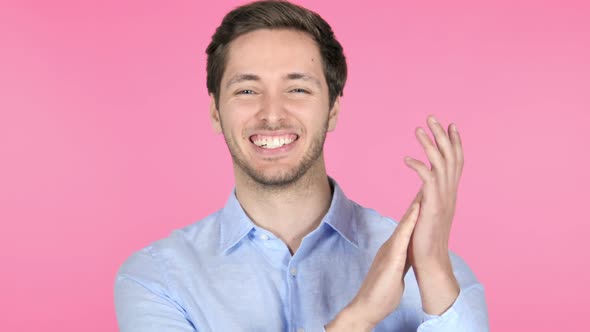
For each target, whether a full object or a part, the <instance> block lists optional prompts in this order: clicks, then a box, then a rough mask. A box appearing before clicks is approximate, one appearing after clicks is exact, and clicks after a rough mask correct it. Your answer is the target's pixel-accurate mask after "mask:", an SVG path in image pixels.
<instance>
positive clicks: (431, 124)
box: [427, 115, 455, 166]
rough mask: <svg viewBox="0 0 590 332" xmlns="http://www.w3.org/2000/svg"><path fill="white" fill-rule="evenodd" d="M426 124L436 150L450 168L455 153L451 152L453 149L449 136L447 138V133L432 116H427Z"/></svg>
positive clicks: (453, 161)
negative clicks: (436, 147) (434, 142)
mask: <svg viewBox="0 0 590 332" xmlns="http://www.w3.org/2000/svg"><path fill="white" fill-rule="evenodd" d="M427 122H428V128H430V131H432V135H433V136H434V140H435V141H436V145H437V146H438V150H439V151H440V152H441V154H442V156H443V158H444V159H445V161H446V163H447V165H450V166H452V165H453V164H454V163H455V152H454V151H453V147H452V145H451V141H450V139H449V136H447V132H446V131H445V129H444V128H443V127H442V125H441V124H440V122H438V120H437V119H436V118H435V117H434V115H431V116H429V117H428V120H427Z"/></svg>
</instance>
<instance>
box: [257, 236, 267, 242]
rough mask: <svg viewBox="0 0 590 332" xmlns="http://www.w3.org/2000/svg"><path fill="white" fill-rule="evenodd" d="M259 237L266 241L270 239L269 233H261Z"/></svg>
mask: <svg viewBox="0 0 590 332" xmlns="http://www.w3.org/2000/svg"><path fill="white" fill-rule="evenodd" d="M258 238H260V239H261V240H263V241H266V240H268V235H266V234H261V235H260V236H259V237H258Z"/></svg>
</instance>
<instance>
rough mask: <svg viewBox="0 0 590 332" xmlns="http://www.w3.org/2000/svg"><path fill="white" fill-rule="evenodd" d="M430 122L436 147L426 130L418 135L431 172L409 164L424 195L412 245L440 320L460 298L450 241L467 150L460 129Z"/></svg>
mask: <svg viewBox="0 0 590 332" xmlns="http://www.w3.org/2000/svg"><path fill="white" fill-rule="evenodd" d="M427 122H428V127H429V128H430V130H431V131H432V134H433V136H434V139H435V141H436V144H435V143H434V142H433V141H432V140H431V139H430V137H429V136H428V135H427V134H426V132H425V131H424V129H422V128H418V129H416V137H417V138H418V141H419V142H420V144H421V145H422V147H423V148H424V151H425V152H426V155H427V157H428V160H429V161H430V165H431V167H430V168H428V166H426V165H425V164H424V163H423V162H421V161H419V160H416V159H413V158H410V157H406V159H405V162H406V164H407V165H408V166H409V167H410V168H412V169H413V170H414V171H416V173H418V175H419V176H420V178H421V179H422V182H423V184H422V189H421V191H420V193H419V194H418V200H419V201H420V215H419V217H418V222H417V224H416V227H415V229H414V233H413V235H412V239H411V241H410V248H409V252H408V255H409V257H408V258H409V261H410V263H411V264H412V267H413V268H414V272H415V274H416V278H417V281H418V286H419V287H420V295H421V297H422V307H423V309H424V311H425V312H426V313H429V314H434V315H439V314H441V313H443V312H444V311H446V310H447V309H448V308H449V307H450V306H451V305H452V304H453V302H454V301H455V299H456V298H457V296H458V294H459V285H458V283H457V280H456V278H455V276H454V274H453V267H452V266H451V261H450V258H449V236H450V233H451V223H452V221H453V215H454V214H455V203H456V199H457V188H458V186H459V179H460V177H461V171H462V169H463V149H462V147H461V139H460V137H459V132H458V131H457V127H456V126H455V125H454V124H451V125H450V126H449V128H448V132H447V131H445V129H444V128H443V127H442V125H441V124H440V123H439V122H438V121H437V120H436V119H435V118H434V116H430V117H429V118H428V121H427Z"/></svg>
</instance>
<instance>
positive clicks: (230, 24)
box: [206, 0, 347, 108]
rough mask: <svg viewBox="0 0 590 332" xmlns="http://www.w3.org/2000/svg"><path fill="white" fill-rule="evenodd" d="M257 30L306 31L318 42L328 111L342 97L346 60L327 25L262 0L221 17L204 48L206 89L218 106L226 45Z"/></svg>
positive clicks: (284, 3) (312, 15) (286, 4)
mask: <svg viewBox="0 0 590 332" xmlns="http://www.w3.org/2000/svg"><path fill="white" fill-rule="evenodd" d="M258 29H295V30H299V31H302V32H306V33H307V34H308V35H310V36H311V37H312V38H313V39H314V40H315V41H316V43H317V45H318V47H319V50H320V55H321V56H322V65H323V69H324V75H325V77H326V82H327V83H328V90H329V99H330V108H332V106H333V105H334V101H335V100H336V97H337V96H342V91H343V89H344V83H345V82H346V74H347V69H346V58H345V56H344V53H343V51H342V46H341V45H340V43H339V42H338V41H337V40H336V38H335V37H334V32H333V31H332V28H331V27H330V25H329V24H328V23H327V22H326V21H325V20H324V19H323V18H322V17H321V16H320V15H318V14H316V13H315V12H313V11H311V10H308V9H306V8H303V7H301V6H298V5H295V4H292V3H289V2H287V1H280V0H263V1H256V2H252V3H249V4H246V5H243V6H240V7H238V8H236V9H234V10H232V11H231V12H229V13H228V14H227V15H225V17H224V18H223V21H222V22H221V25H220V26H219V27H218V28H217V30H216V31H215V34H214V35H213V37H212V38H211V43H210V44H209V46H208V47H207V51H206V53H207V90H208V91H209V93H212V94H213V96H214V98H215V104H216V105H217V107H219V92H220V91H219V90H220V85H221V78H222V76H223V73H224V71H225V65H226V55H227V49H228V45H229V43H230V42H231V41H232V40H234V39H236V38H237V37H239V36H241V35H243V34H246V33H248V32H252V31H254V30H258Z"/></svg>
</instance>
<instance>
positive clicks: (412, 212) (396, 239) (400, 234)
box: [391, 203, 420, 257]
mask: <svg viewBox="0 0 590 332" xmlns="http://www.w3.org/2000/svg"><path fill="white" fill-rule="evenodd" d="M419 211H420V205H419V204H418V203H413V204H412V205H411V206H410V208H409V210H408V212H406V214H405V215H404V217H403V218H402V220H401V221H400V222H399V223H398V224H397V227H396V228H395V231H394V232H393V235H392V237H391V238H392V241H393V251H394V253H395V255H394V256H398V254H399V255H404V257H405V255H406V253H407V251H408V244H409V243H410V239H411V238H412V233H413V232H414V227H415V226H416V221H418V214H419ZM398 257H399V256H398Z"/></svg>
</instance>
